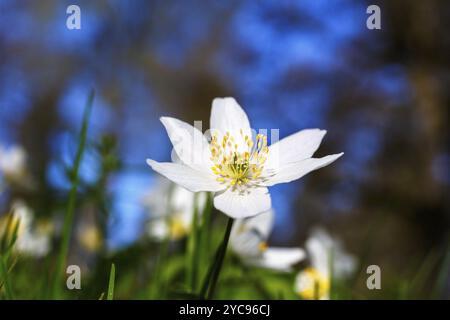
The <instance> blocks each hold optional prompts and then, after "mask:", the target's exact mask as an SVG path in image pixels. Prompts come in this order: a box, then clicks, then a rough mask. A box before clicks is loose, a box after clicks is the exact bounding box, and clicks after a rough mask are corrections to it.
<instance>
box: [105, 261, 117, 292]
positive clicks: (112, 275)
mask: <svg viewBox="0 0 450 320" xmlns="http://www.w3.org/2000/svg"><path fill="white" fill-rule="evenodd" d="M115 280H116V266H115V265H114V263H112V264H111V272H110V273H109V283H108V295H107V296H106V300H113V299H114V282H115Z"/></svg>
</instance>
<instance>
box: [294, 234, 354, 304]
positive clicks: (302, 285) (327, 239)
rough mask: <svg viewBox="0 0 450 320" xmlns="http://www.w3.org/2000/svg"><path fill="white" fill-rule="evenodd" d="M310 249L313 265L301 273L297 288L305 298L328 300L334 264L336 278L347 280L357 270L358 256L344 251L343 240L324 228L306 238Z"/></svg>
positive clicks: (296, 280) (308, 251)
mask: <svg viewBox="0 0 450 320" xmlns="http://www.w3.org/2000/svg"><path fill="white" fill-rule="evenodd" d="M306 251H307V255H308V258H309V260H310V266H309V267H307V268H305V269H304V270H302V271H300V272H299V273H298V275H297V276H296V279H295V285H294V289H295V291H296V292H297V293H298V294H299V295H300V296H301V297H302V298H303V299H320V300H328V299H329V298H330V287H331V283H330V282H331V270H330V268H331V266H332V267H333V270H332V274H333V277H334V279H343V278H345V277H347V276H349V275H351V274H352V273H353V272H354V271H355V269H356V264H357V261H356V258H355V257H354V256H353V255H350V254H348V253H347V252H346V251H345V250H344V248H343V245H342V243H341V242H340V241H339V240H337V239H335V238H332V237H331V236H330V235H329V234H328V233H327V232H326V231H325V230H323V229H321V228H316V229H314V230H313V232H312V234H311V236H310V237H309V238H308V240H307V241H306ZM331 259H333V261H331Z"/></svg>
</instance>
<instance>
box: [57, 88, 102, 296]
mask: <svg viewBox="0 0 450 320" xmlns="http://www.w3.org/2000/svg"><path fill="white" fill-rule="evenodd" d="M93 102H94V91H92V92H91V93H90V95H89V98H88V101H87V103H86V108H85V109H84V115H83V124H82V127H81V131H80V141H79V144H78V150H77V154H76V156H75V162H74V164H73V169H72V172H71V174H72V177H71V178H72V187H71V189H70V194H69V200H68V203H67V211H66V215H65V217H64V225H63V231H62V241H61V247H60V250H59V255H58V260H57V264H56V270H55V276H54V279H53V286H52V292H51V294H52V298H53V299H56V298H57V297H58V296H59V292H60V289H61V287H62V285H61V282H60V281H61V279H62V272H63V269H64V265H65V263H66V259H67V254H68V251H69V243H70V236H71V233H72V224H73V219H74V213H75V207H76V201H77V191H78V183H79V177H78V171H79V168H80V164H81V160H82V159H83V154H84V150H85V147H86V137H87V128H88V123H89V116H90V114H91V110H92V104H93Z"/></svg>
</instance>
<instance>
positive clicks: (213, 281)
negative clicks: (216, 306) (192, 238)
mask: <svg viewBox="0 0 450 320" xmlns="http://www.w3.org/2000/svg"><path fill="white" fill-rule="evenodd" d="M233 222H234V219H233V218H228V223H227V229H226V231H225V235H224V237H223V241H222V244H221V245H220V247H219V248H218V250H217V254H216V259H214V260H215V261H214V266H213V268H212V271H211V276H210V277H209V279H208V283H209V285H208V287H209V291H208V294H207V295H206V299H212V298H213V297H214V292H215V289H216V285H217V280H219V274H220V271H221V269H222V265H223V260H224V258H225V253H226V251H227V247H228V240H229V239H230V234H231V228H232V227H233ZM204 287H205V286H204ZM202 297H204V295H202Z"/></svg>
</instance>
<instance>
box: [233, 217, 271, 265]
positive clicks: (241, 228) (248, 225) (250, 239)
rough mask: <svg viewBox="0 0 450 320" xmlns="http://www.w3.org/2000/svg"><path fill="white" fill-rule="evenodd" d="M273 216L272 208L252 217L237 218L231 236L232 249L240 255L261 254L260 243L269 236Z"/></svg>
mask: <svg viewBox="0 0 450 320" xmlns="http://www.w3.org/2000/svg"><path fill="white" fill-rule="evenodd" d="M273 218H274V212H273V210H272V209H271V210H268V211H265V212H263V213H261V214H258V215H256V216H253V217H250V218H245V219H237V220H236V221H235V222H234V225H233V229H232V230H231V236H230V246H231V248H232V250H233V251H234V252H235V253H236V254H238V255H240V256H247V257H248V256H253V257H255V256H260V255H261V249H260V245H261V243H264V242H266V241H267V239H268V238H269V235H270V232H271V231H272V227H273V220H274V219H273Z"/></svg>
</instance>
